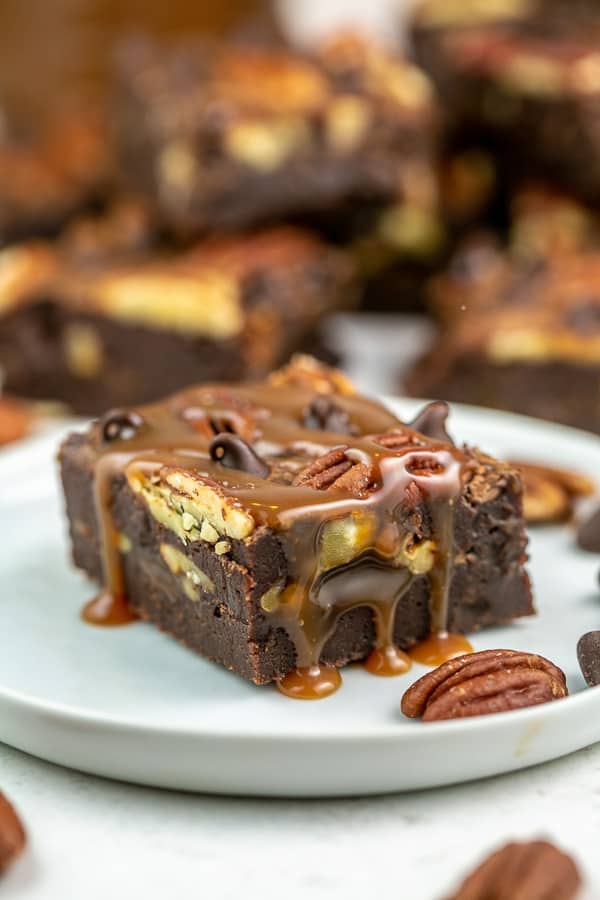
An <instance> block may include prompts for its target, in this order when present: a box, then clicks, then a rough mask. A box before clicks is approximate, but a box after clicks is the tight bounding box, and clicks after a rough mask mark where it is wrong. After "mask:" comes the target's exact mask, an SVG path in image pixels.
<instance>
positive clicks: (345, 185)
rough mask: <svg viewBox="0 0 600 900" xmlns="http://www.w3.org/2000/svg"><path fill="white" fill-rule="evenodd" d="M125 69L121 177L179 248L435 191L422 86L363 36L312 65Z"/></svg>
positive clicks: (198, 61)
mask: <svg viewBox="0 0 600 900" xmlns="http://www.w3.org/2000/svg"><path fill="white" fill-rule="evenodd" d="M122 65H123V77H122V90H121V93H122V115H121V117H120V128H119V133H120V137H121V147H122V159H123V165H124V171H125V173H126V174H127V176H128V178H129V180H130V182H131V183H133V184H137V185H139V187H140V189H141V191H142V192H143V193H144V194H145V196H146V197H147V198H149V199H150V200H151V201H152V202H153V204H154V206H155V208H156V209H158V211H159V213H160V217H161V220H162V221H163V222H165V223H166V224H167V225H170V226H171V228H172V229H173V230H174V231H175V232H177V233H178V234H180V235H189V234H190V233H192V234H193V233H197V232H204V231H206V230H207V229H210V230H212V231H214V230H220V229H228V230H230V229H237V228H246V227H250V226H254V225H256V223H261V222H265V221H272V220H275V219H281V218H284V217H287V216H290V215H294V216H295V215H298V214H301V213H307V212H318V211H323V210H330V209H332V208H334V207H336V206H337V205H339V204H342V203H344V202H347V201H349V200H351V199H355V200H357V201H360V200H361V199H362V198H365V199H366V200H368V201H369V202H371V201H372V200H374V199H377V200H379V201H382V202H393V203H396V202H402V203H404V202H409V203H411V204H416V203H422V202H425V203H427V202H429V200H430V195H431V192H432V189H433V190H435V185H434V172H433V168H432V159H433V153H434V134H435V122H436V110H435V104H434V100H433V95H432V90H431V87H430V84H429V82H428V80H427V78H426V77H425V76H424V75H423V74H422V73H421V72H420V71H419V70H418V69H417V68H416V67H414V66H413V65H411V64H409V63H407V62H404V61H402V60H401V59H399V58H398V57H397V56H394V55H393V54H391V53H389V52H385V51H383V50H382V49H380V48H378V47H376V46H375V45H373V44H370V43H368V42H366V41H364V40H362V39H360V38H358V37H356V36H351V35H344V36H338V37H336V38H335V39H333V40H331V41H329V42H328V43H327V44H325V45H323V46H321V47H320V48H318V49H317V50H315V52H313V53H311V54H308V53H302V52H301V51H295V50H292V49H285V48H280V47H272V48H265V47H252V46H239V45H235V44H227V43H220V44H208V43H207V44H203V45H194V46H188V47H186V46H180V47H178V48H176V49H174V50H171V51H166V50H165V49H162V50H158V49H157V48H155V47H152V46H149V45H147V44H137V45H135V46H131V47H129V48H128V51H127V52H126V53H124V55H123V63H122Z"/></svg>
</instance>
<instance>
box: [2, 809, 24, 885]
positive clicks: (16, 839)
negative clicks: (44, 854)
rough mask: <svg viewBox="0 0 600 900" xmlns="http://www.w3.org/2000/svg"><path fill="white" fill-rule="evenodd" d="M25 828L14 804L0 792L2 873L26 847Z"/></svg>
mask: <svg viewBox="0 0 600 900" xmlns="http://www.w3.org/2000/svg"><path fill="white" fill-rule="evenodd" d="M25 840H26V839H25V829H24V828H23V825H22V823H21V820H20V819H19V817H18V815H17V813H16V812H15V810H14V808H13V806H12V804H11V803H9V801H8V800H7V798H6V797H5V796H4V794H3V793H1V792H0V874H2V872H5V871H6V870H7V869H8V867H9V866H11V865H12V864H13V862H15V860H16V859H17V857H18V856H20V855H21V853H22V852H23V850H24V848H25Z"/></svg>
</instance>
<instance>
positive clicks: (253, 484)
mask: <svg viewBox="0 0 600 900" xmlns="http://www.w3.org/2000/svg"><path fill="white" fill-rule="evenodd" d="M440 413H441V418H440ZM444 415H445V413H444V410H443V409H441V410H440V409H438V408H437V407H436V408H435V409H434V410H431V409H430V410H428V412H427V414H426V415H425V416H421V417H420V418H419V420H418V421H417V422H415V426H416V427H419V426H420V427H422V428H423V429H424V430H426V431H428V432H430V433H431V434H432V435H434V436H433V437H426V436H425V435H423V434H422V433H420V432H417V431H415V430H414V429H413V428H412V427H411V426H406V425H403V424H402V423H401V422H400V421H399V420H398V419H397V418H396V417H395V416H393V415H392V414H391V413H390V412H389V411H388V410H386V409H385V408H384V407H382V406H380V405H379V404H377V403H374V402H372V401H368V400H366V399H365V398H362V397H360V396H357V395H356V394H355V393H354V392H353V389H352V387H351V385H349V384H348V382H347V381H346V380H345V379H344V378H343V377H342V376H340V375H339V374H338V373H336V372H334V371H333V370H328V369H326V368H324V367H322V366H319V365H317V364H316V363H315V362H314V361H312V360H310V359H305V358H301V359H297V360H296V361H295V362H294V363H293V364H291V365H290V367H288V368H287V369H286V370H283V371H282V372H281V373H278V374H277V375H276V376H274V377H273V378H272V379H271V380H270V381H269V382H268V383H266V384H261V385H256V386H247V385H246V386H235V387H231V386H225V385H205V386H199V387H197V388H194V389H190V390H189V391H187V392H185V393H183V394H179V395H176V396H175V397H173V398H171V399H170V400H169V401H167V402H165V403H163V404H160V405H156V406H154V407H146V408H142V409H139V410H132V411H129V412H126V411H123V410H120V411H117V412H116V413H113V414H111V415H108V416H107V417H103V418H102V419H101V420H100V421H99V422H98V423H96V424H95V425H93V426H92V428H91V429H90V430H88V431H87V432H86V433H84V434H73V435H71V436H70V437H69V438H68V439H67V440H66V442H65V443H64V444H63V446H62V448H61V451H60V463H61V468H62V478H63V484H64V491H65V497H66V505H67V514H68V518H69V526H70V533H71V539H72V545H73V556H74V560H75V563H76V565H77V566H79V567H80V568H82V569H84V570H85V571H86V572H87V573H88V574H89V575H91V576H92V578H94V579H95V580H96V581H98V582H100V583H103V584H104V585H105V586H106V585H108V588H109V596H110V597H112V598H113V600H114V598H115V596H116V595H117V594H118V590H117V591H115V585H116V586H117V588H118V586H119V585H120V586H121V588H120V589H121V591H122V592H123V595H124V596H126V597H127V600H128V603H129V604H130V606H131V608H132V609H133V610H134V612H135V613H136V614H137V615H139V616H141V617H142V618H145V619H148V620H150V621H152V622H154V623H155V624H156V625H158V627H160V628H161V629H163V630H164V631H166V632H169V633H170V634H172V635H174V636H175V637H176V638H177V639H178V640H180V641H181V642H182V643H184V644H186V645H187V646H189V647H191V648H192V649H193V650H196V651H197V652H199V653H201V654H202V655H204V656H207V657H208V658H209V659H212V660H214V661H216V662H219V663H221V664H223V665H225V666H227V667H228V668H230V669H232V670H234V671H235V672H237V673H238V674H240V675H241V676H243V677H244V678H247V679H249V680H252V681H255V682H257V683H266V682H270V681H272V680H278V679H281V678H283V677H284V676H287V675H289V673H290V672H293V671H294V670H295V669H296V668H300V669H301V670H302V671H307V669H309V668H310V667H313V666H318V665H320V664H321V665H322V664H324V665H332V666H336V667H339V666H343V665H345V664H346V663H348V662H350V661H353V660H362V659H365V658H366V657H369V655H370V654H371V653H372V652H374V648H375V650H377V649H379V650H383V649H390V648H392V649H394V648H398V647H400V648H410V647H411V646H413V645H415V644H417V642H419V641H421V640H422V639H424V638H426V637H427V635H429V634H430V632H432V631H436V633H437V631H438V630H440V631H445V630H450V631H460V632H470V631H473V630H474V629H477V628H480V627H482V626H485V625H491V624H495V623H499V622H506V621H509V620H511V619H513V618H515V617H518V616H524V615H530V614H531V613H532V612H533V608H532V601H531V593H530V586H529V581H528V578H527V574H526V572H525V570H524V562H525V559H526V555H525V548H526V537H525V532H524V526H523V518H522V510H521V499H522V498H521V483H520V480H519V477H518V475H517V473H516V472H515V470H514V469H512V468H511V467H510V466H509V465H507V464H503V463H499V462H496V461H494V460H492V459H490V458H489V457H486V456H484V455H483V454H481V453H479V452H477V451H472V450H468V449H464V450H460V449H458V448H456V447H454V446H453V445H452V444H451V443H449V442H448V439H447V438H446V437H444V436H445V431H444V428H443V421H442V420H443V418H444ZM194 435H195V443H194ZM183 446H186V447H188V448H192V447H193V448H195V449H194V450H192V449H188V450H186V451H183V450H179V451H175V449H174V448H176V447H183ZM167 447H170V448H172V449H171V450H167V451H166V455H163V454H164V453H165V448H167ZM151 448H153V449H151ZM123 454H124V455H123ZM117 460H119V461H117ZM98 498H101V502H100V505H98V502H99V500H98ZM102 498H103V500H102ZM107 540H108V543H107Z"/></svg>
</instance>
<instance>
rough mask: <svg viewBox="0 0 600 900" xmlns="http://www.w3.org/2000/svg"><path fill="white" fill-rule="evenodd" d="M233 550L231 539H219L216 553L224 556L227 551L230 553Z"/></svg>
mask: <svg viewBox="0 0 600 900" xmlns="http://www.w3.org/2000/svg"><path fill="white" fill-rule="evenodd" d="M230 550H231V544H230V543H229V541H217V543H216V544H215V553H216V554H217V556H224V555H225V554H226V553H229V551H230Z"/></svg>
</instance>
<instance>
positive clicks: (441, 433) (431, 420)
mask: <svg viewBox="0 0 600 900" xmlns="http://www.w3.org/2000/svg"><path fill="white" fill-rule="evenodd" d="M449 413H450V407H449V406H448V404H447V403H446V402H445V401H444V400H434V401H433V403H428V404H427V406H424V407H423V409H422V410H420V412H418V413H417V415H416V416H415V417H414V419H413V420H412V421H411V422H408V425H409V426H410V427H411V428H414V430H415V431H419V432H420V433H421V434H424V435H425V437H428V438H431V439H432V440H434V441H447V442H448V443H449V444H453V443H454V441H453V440H452V438H451V437H450V435H449V434H448V432H447V431H446V421H447V419H448V415H449Z"/></svg>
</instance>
